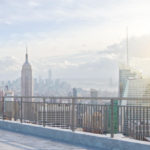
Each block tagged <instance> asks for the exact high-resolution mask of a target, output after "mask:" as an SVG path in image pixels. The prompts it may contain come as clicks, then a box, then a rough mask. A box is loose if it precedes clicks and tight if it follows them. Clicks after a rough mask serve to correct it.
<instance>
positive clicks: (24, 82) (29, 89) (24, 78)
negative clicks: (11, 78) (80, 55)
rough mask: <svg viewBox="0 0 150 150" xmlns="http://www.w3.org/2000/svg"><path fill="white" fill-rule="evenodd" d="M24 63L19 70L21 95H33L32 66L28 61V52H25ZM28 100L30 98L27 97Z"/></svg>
mask: <svg viewBox="0 0 150 150" xmlns="http://www.w3.org/2000/svg"><path fill="white" fill-rule="evenodd" d="M25 59H26V60H25V63H24V64H23V66H22V71H21V95H22V96H27V97H28V96H33V81H32V67H31V65H30V63H29V61H28V53H27V52H26V57H25ZM27 100H28V101H32V98H28V99H27Z"/></svg>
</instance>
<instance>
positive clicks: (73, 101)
mask: <svg viewBox="0 0 150 150" xmlns="http://www.w3.org/2000/svg"><path fill="white" fill-rule="evenodd" d="M75 97H77V91H76V89H75V88H73V98H72V125H71V130H72V131H74V130H75V100H76V99H75Z"/></svg>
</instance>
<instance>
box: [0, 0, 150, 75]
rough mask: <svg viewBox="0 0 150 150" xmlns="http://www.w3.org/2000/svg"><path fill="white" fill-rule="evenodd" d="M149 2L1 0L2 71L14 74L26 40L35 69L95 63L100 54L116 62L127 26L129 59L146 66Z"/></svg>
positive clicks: (149, 16) (121, 52) (148, 54)
mask: <svg viewBox="0 0 150 150" xmlns="http://www.w3.org/2000/svg"><path fill="white" fill-rule="evenodd" d="M149 7H150V1H149V0H0V53H1V56H0V58H1V62H3V63H1V65H0V69H1V70H4V73H3V74H1V76H2V78H9V76H7V77H6V76H5V74H8V72H11V73H12V74H13V75H11V76H13V78H15V77H16V76H17V74H18V73H19V72H20V69H21V65H22V63H23V61H24V53H25V45H26V44H27V45H28V49H29V55H30V61H31V62H32V64H33V68H34V71H35V74H40V68H39V66H40V65H41V67H42V68H43V69H45V72H46V71H47V70H48V68H54V70H56V68H58V70H61V69H62V70H63V71H64V72H65V71H66V70H67V68H68V70H69V69H70V67H77V66H78V67H79V66H80V67H81V65H83V64H84V66H90V65H89V64H92V63H94V64H95V65H96V64H97V68H98V66H99V63H100V62H103V61H101V59H102V60H103V59H104V58H105V59H106V60H110V61H112V62H116V63H119V62H120V61H124V60H125V58H124V57H125V49H126V47H125V38H126V27H127V26H128V28H129V48H130V51H131V49H132V51H131V52H130V54H132V58H130V59H131V63H132V65H133V66H135V67H138V68H139V69H141V70H144V69H145V70H146V68H145V67H143V66H145V64H146V63H150V60H149V57H150V53H149V47H150V44H149V39H150V21H149V18H150V9H149ZM143 48H144V49H143ZM116 49H117V50H116ZM110 51H111V52H110ZM142 51H144V52H143V53H142V58H140V57H141V52H142ZM100 52H102V53H103V55H102V53H100ZM104 52H105V53H104ZM97 54H100V55H98V56H99V57H98V58H97V59H95V60H94V58H95V57H97ZM77 56H78V57H79V56H80V57H81V58H82V59H78V57H77ZM90 56H91V57H92V58H93V59H89V57H90ZM130 57H131V55H130ZM70 58H71V59H70ZM120 58H121V60H120ZM139 59H140V60H142V63H138V62H139ZM8 60H10V61H11V63H7V62H8ZM41 60H42V61H41ZM51 60H53V61H51ZM76 60H78V61H76ZM95 61H97V62H95ZM110 61H108V62H109V63H110ZM12 62H13V63H12ZM39 63H43V64H40V65H39ZM105 63H107V61H105ZM2 64H6V68H7V69H6V68H5V67H1V66H2ZM85 64H86V65H85ZM135 64H138V66H136V65H135ZM104 65H105V64H104ZM106 65H107V64H106ZM80 67H79V70H80V69H81V68H82V67H81V68H80ZM4 68H5V69H4ZM8 68H9V69H8ZM64 68H65V69H64ZM58 70H56V72H57V75H56V76H59V75H60V72H59V71H58ZM87 70H88V69H87ZM13 72H14V73H13ZM66 72H68V71H66ZM66 74H67V73H65V74H64V76H66ZM83 74H84V73H83ZM85 74H86V73H85ZM19 75H20V74H19ZM61 76H63V75H61ZM83 76H84V75H83ZM92 77H93V78H94V77H95V76H92Z"/></svg>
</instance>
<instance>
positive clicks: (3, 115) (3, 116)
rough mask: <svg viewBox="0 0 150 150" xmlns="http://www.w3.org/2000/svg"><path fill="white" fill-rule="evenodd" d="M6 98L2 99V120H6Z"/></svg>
mask: <svg viewBox="0 0 150 150" xmlns="http://www.w3.org/2000/svg"><path fill="white" fill-rule="evenodd" d="M4 100H5V99H4V97H2V119H3V120H4V119H5V114H4Z"/></svg>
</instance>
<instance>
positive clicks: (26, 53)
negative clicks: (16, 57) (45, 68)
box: [26, 44, 28, 62]
mask: <svg viewBox="0 0 150 150" xmlns="http://www.w3.org/2000/svg"><path fill="white" fill-rule="evenodd" d="M26 62H28V47H27V44H26Z"/></svg>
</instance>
